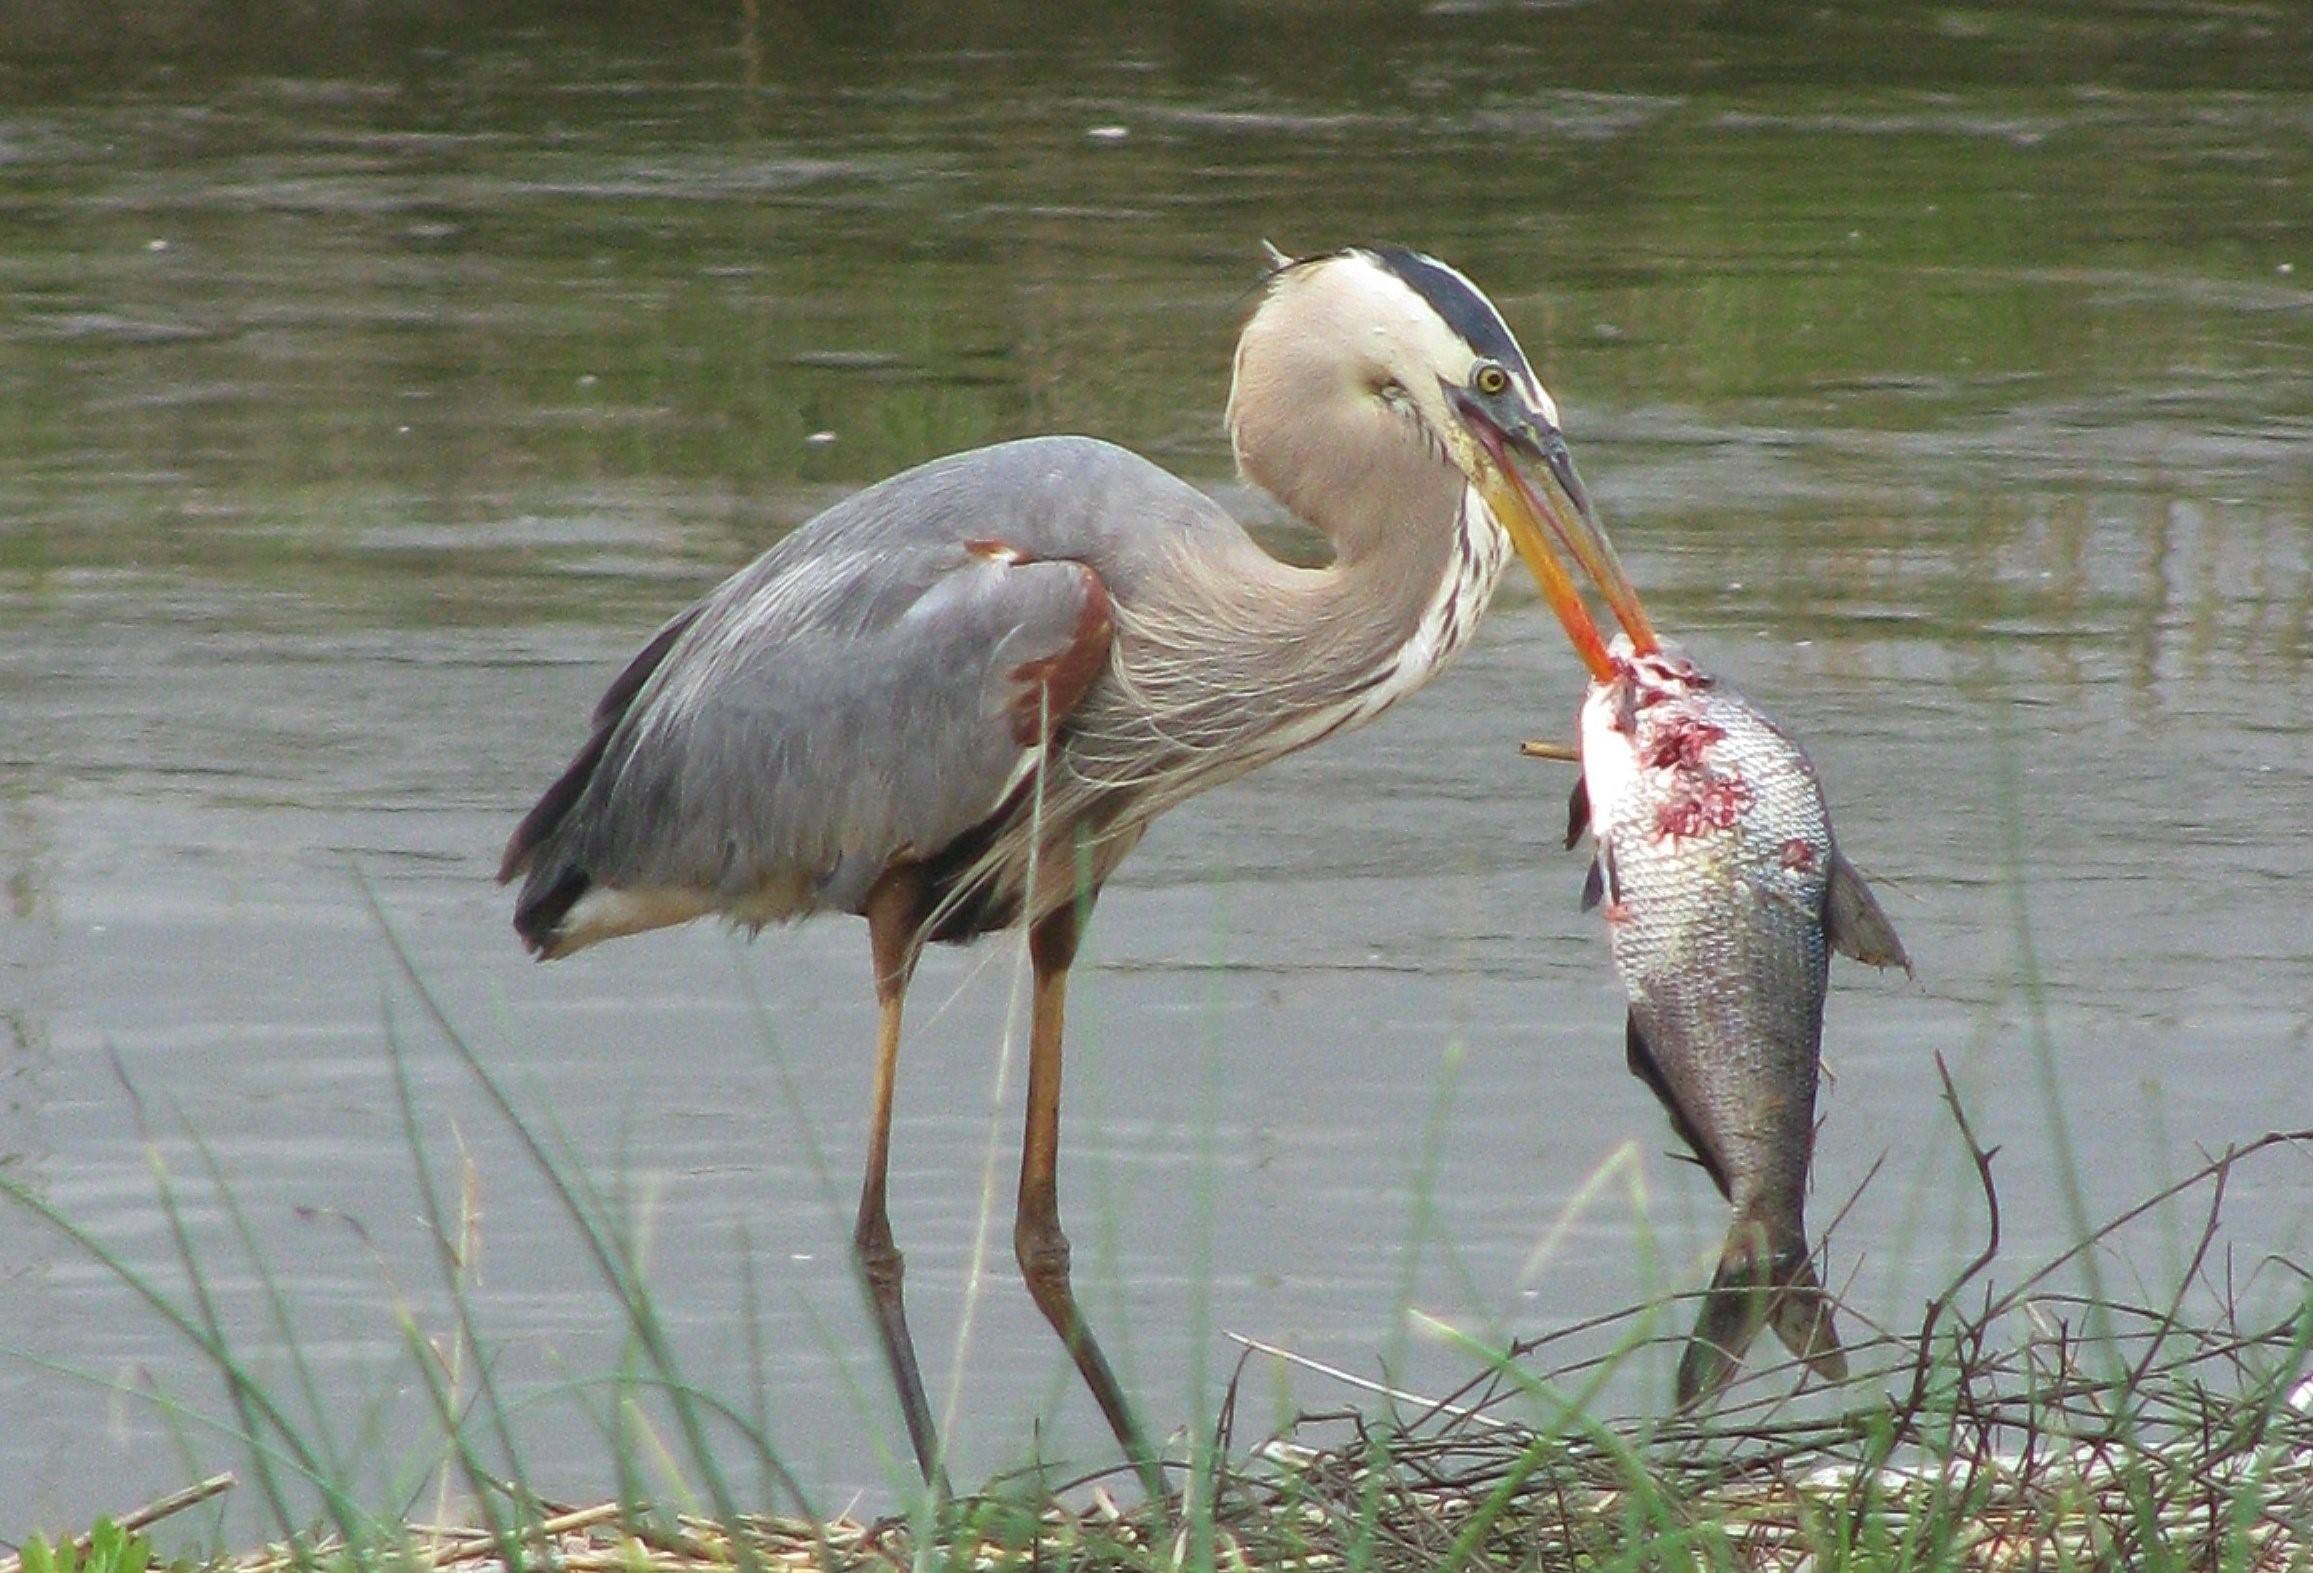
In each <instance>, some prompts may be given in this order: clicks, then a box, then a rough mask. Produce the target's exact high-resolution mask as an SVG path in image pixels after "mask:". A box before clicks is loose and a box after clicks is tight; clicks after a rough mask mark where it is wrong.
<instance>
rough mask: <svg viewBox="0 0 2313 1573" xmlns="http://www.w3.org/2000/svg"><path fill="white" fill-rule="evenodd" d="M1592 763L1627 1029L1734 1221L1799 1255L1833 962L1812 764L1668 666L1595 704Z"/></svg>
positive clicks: (1826, 828)
mask: <svg viewBox="0 0 2313 1573" xmlns="http://www.w3.org/2000/svg"><path fill="white" fill-rule="evenodd" d="M1616 752H1618V753H1619V754H1620V756H1621V757H1620V759H1619V760H1615V759H1610V758H1609V757H1606V756H1607V755H1609V754H1610V753H1616ZM1583 754H1584V771H1585V779H1586V782H1587V784H1588V788H1589V791H1590V793H1591V803H1590V808H1591V814H1592V828H1593V831H1594V833H1595V834H1596V836H1597V838H1598V841H1599V846H1600V859H1601V870H1602V872H1603V874H1604V876H1605V894H1606V897H1607V900H1608V902H1609V906H1608V908H1607V919H1608V930H1609V934H1610V936H1611V940H1612V945H1613V953H1614V964H1615V969H1616V971H1617V972H1619V973H1620V974H1621V978H1622V983H1623V988H1624V990H1625V992H1626V993H1627V994H1628V995H1629V997H1630V1002H1631V1012H1632V1016H1633V1019H1634V1020H1635V1022H1636V1024H1637V1027H1638V1030H1639V1032H1640V1034H1641V1035H1642V1036H1643V1037H1644V1039H1645V1040H1646V1042H1647V1044H1648V1046H1649V1047H1650V1048H1651V1049H1652V1051H1653V1056H1654V1059H1655V1062H1656V1064H1657V1065H1658V1066H1659V1068H1660V1070H1661V1073H1662V1075H1663V1077H1664V1079H1665V1080H1666V1081H1667V1082H1668V1083H1669V1085H1670V1091H1671V1093H1672V1096H1673V1098H1674V1099H1675V1101H1676V1103H1677V1105H1678V1106H1679V1108H1680V1110H1681V1111H1683V1112H1684V1114H1685V1116H1686V1119H1687V1120H1688V1122H1689V1123H1691V1124H1692V1126H1693V1127H1694V1129H1693V1131H1692V1133H1691V1139H1693V1140H1695V1141H1697V1142H1698V1143H1699V1144H1700V1145H1702V1146H1703V1147H1705V1148H1706V1149H1707V1152H1706V1156H1707V1157H1708V1158H1709V1159H1711V1160H1713V1161H1715V1162H1716V1164H1717V1166H1718V1168H1719V1170H1720V1172H1721V1173H1722V1174H1724V1175H1725V1177H1726V1182H1727V1185H1728V1188H1729V1191H1730V1198H1731V1200H1732V1201H1733V1203H1734V1205H1735V1211H1736V1216H1737V1217H1738V1218H1740V1217H1744V1216H1753V1217H1756V1218H1758V1220H1759V1221H1760V1222H1761V1223H1763V1224H1765V1225H1766V1226H1767V1228H1768V1230H1769V1233H1770V1236H1772V1237H1776V1243H1777V1244H1778V1245H1782V1244H1788V1243H1791V1242H1792V1239H1793V1235H1794V1234H1795V1233H1797V1231H1799V1230H1800V1229H1801V1228H1802V1227H1803V1226H1802V1225H1801V1224H1800V1222H1799V1219H1800V1205H1801V1198H1802V1197H1803V1195H1804V1191H1805V1185H1806V1177H1807V1165H1808V1159H1809V1156H1810V1153H1811V1150H1812V1147H1813V1137H1814V1110H1815V1082H1816V1069H1817V1059H1816V1056H1817V1051H1818V1048H1819V1045H1820V1042H1821V1038H1822V1030H1823V997H1824V990H1825V983H1826V977H1827V973H1828V970H1829V954H1830V953H1829V948H1828V945H1827V943H1826V939H1825V935H1824V926H1823V913H1824V897H1825V890H1826V887H1827V885H1828V882H1829V878H1830V870H1831V866H1832V854H1833V844H1832V837H1831V824H1830V819H1829V816H1828V814H1827V813H1826V811H1825V808H1824V803H1823V792H1822V788H1821V787H1820V785H1819V784H1818V783H1817V781H1816V776H1815V769H1814V766H1813V765H1812V764H1811V763H1810V762H1809V761H1808V758H1807V755H1806V754H1805V752H1804V751H1802V750H1801V749H1800V747H1799V745H1798V744H1797V743H1795V742H1793V741H1792V740H1791V738H1790V737H1789V736H1787V735H1786V734H1785V733H1784V732H1783V731H1782V729H1781V728H1779V727H1777V726H1776V725H1775V724H1774V723H1773V722H1772V721H1770V720H1769V719H1768V718H1767V717H1766V716H1765V715H1764V714H1763V713H1762V712H1761V711H1760V710H1759V709H1758V708H1757V707H1756V706H1754V705H1752V704H1751V703H1750V702H1749V701H1748V700H1746V699H1744V698H1743V697H1742V696H1741V695H1740V694H1737V693H1735V692H1734V691H1732V690H1731V689H1728V688H1727V687H1725V686H1723V685H1721V684H1718V683H1716V682H1715V681H1714V680H1712V679H1710V678H1708V677H1705V676H1704V675H1703V674H1701V673H1700V672H1698V671H1696V670H1695V668H1694V667H1692V666H1691V665H1689V664H1688V663H1687V662H1685V661H1684V660H1682V659H1677V658H1669V659H1665V658H1661V657H1650V658H1643V659H1641V660H1638V661H1636V662H1632V663H1630V664H1629V665H1628V666H1626V668H1625V675H1624V676H1623V677H1621V678H1619V679H1618V680H1617V681H1616V682H1615V683H1614V684H1612V685H1609V686H1605V687H1599V688H1594V689H1593V691H1592V696H1591V701H1590V703H1588V704H1586V705H1585V706H1584V714H1583Z"/></svg>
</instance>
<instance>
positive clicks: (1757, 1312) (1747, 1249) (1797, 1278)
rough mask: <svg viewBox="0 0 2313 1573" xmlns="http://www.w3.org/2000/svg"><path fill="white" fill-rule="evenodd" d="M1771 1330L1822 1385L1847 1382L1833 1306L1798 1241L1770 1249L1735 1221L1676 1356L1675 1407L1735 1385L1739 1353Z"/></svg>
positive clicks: (1763, 1233) (1746, 1222) (1762, 1235)
mask: <svg viewBox="0 0 2313 1573" xmlns="http://www.w3.org/2000/svg"><path fill="white" fill-rule="evenodd" d="M1762 1327H1772V1328H1774V1329H1775V1336H1776V1337H1778V1338H1780V1339H1781V1340H1782V1341H1783V1343H1784V1344H1785V1345H1786V1346H1787V1347H1788V1348H1789V1349H1790V1351H1791V1352H1792V1353H1793V1354H1795V1355H1797V1356H1798V1357H1799V1358H1800V1359H1801V1360H1804V1361H1805V1362H1806V1363H1807V1368H1808V1369H1809V1370H1811V1371H1813V1372H1814V1373H1815V1374H1816V1375H1817V1376H1819V1377H1821V1378H1823V1379H1824V1380H1825V1381H1827V1382H1838V1381H1844V1380H1845V1379H1846V1377H1847V1356H1846V1355H1845V1354H1844V1353H1843V1352H1842V1351H1841V1349H1840V1347H1839V1333H1838V1331H1837V1329H1836V1328H1834V1327H1833V1326H1832V1322H1831V1300H1830V1297H1829V1296H1827V1295H1826V1294H1824V1292H1823V1285H1822V1284H1821V1282H1819V1281H1818V1280H1817V1279H1816V1277H1815V1268H1814V1266H1813V1264H1812V1263H1810V1262H1809V1261H1808V1259H1807V1246H1806V1242H1805V1241H1803V1240H1793V1241H1791V1242H1790V1243H1788V1244H1786V1245H1784V1246H1781V1247H1773V1248H1771V1247H1770V1246H1769V1245H1768V1243H1767V1229H1766V1227H1765V1226H1764V1225H1763V1224H1761V1223H1759V1222H1758V1221H1757V1220H1755V1219H1752V1218H1737V1219H1736V1220H1735V1225H1734V1227H1733V1228H1732V1229H1730V1230H1728V1231H1727V1244H1726V1249H1725V1250H1724V1251H1723V1252H1722V1253H1721V1254H1720V1256H1719V1270H1718V1272H1717V1274H1716V1275H1715V1276H1714V1277H1713V1278H1712V1279H1711V1287H1710V1290H1709V1292H1708V1293H1707V1294H1705V1295H1704V1297H1703V1309H1702V1313H1701V1314H1700V1315H1698V1316H1697V1317H1696V1318H1695V1330H1694V1334H1693V1336H1692V1337H1691V1338H1689V1339H1688V1340H1687V1347H1686V1352H1685V1353H1684V1354H1682V1355H1681V1356H1680V1357H1679V1374H1678V1407H1679V1408H1681V1409H1692V1408H1694V1407H1695V1406H1696V1405H1697V1404H1700V1403H1702V1402H1704V1401H1705V1400H1707V1399H1710V1398H1713V1397H1715V1396H1717V1394H1718V1393H1719V1391H1720V1390H1721V1389H1722V1388H1724V1387H1725V1386H1726V1385H1727V1384H1728V1383H1729V1382H1731V1381H1733V1380H1734V1376H1735V1371H1736V1368H1737V1367H1739V1366H1740V1365H1741V1364H1742V1361H1743V1353H1744V1351H1745V1350H1747V1349H1749V1348H1750V1347H1751V1341H1752V1340H1753V1339H1755V1338H1757V1337H1758V1336H1759V1329H1760V1328H1762Z"/></svg>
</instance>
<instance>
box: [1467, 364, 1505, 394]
mask: <svg viewBox="0 0 2313 1573" xmlns="http://www.w3.org/2000/svg"><path fill="white" fill-rule="evenodd" d="M1470 386H1471V387H1473V388H1475V389H1477V390H1478V391H1479V392H1480V393H1482V394H1484V395H1485V396H1486V397H1487V398H1489V399H1497V398H1500V397H1501V396H1502V395H1503V394H1504V393H1507V392H1508V391H1509V389H1510V374H1509V373H1508V372H1506V371H1504V370H1503V369H1502V368H1501V367H1500V366H1498V365H1496V364H1495V363H1494V362H1492V361H1490V360H1482V361H1480V362H1478V369H1477V370H1476V371H1473V372H1471V373H1470Z"/></svg>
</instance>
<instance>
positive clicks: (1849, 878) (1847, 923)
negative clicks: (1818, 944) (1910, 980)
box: [1823, 852, 1911, 976]
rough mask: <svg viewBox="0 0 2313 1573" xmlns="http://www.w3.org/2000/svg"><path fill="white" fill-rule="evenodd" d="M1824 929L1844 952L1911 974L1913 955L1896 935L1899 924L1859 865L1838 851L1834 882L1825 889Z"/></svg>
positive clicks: (1833, 856) (1833, 864) (1833, 862)
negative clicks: (1890, 916)
mask: <svg viewBox="0 0 2313 1573" xmlns="http://www.w3.org/2000/svg"><path fill="white" fill-rule="evenodd" d="M1823 933H1824V936H1825V937H1826V938H1828V939H1829V940H1830V941H1831V948H1832V949H1833V950H1836V951H1838V952H1839V953H1840V954H1841V955H1842V956H1853V957H1854V958H1855V959H1856V960H1857V961H1862V962H1868V963H1870V964H1871V965H1872V966H1874V967H1901V968H1903V970H1904V973H1905V975H1906V976H1910V975H1911V957H1909V956H1907V955H1905V954H1904V949H1903V941H1902V940H1900V939H1897V938H1896V937H1895V925H1894V924H1893V923H1890V922H1889V921H1888V920H1887V914H1886V913H1885V912H1882V911H1881V910H1880V907H1879V901H1878V898H1876V897H1874V896H1873V895H1872V893H1871V887H1870V886H1869V885H1867V884H1865V883H1864V880H1863V876H1862V875H1861V874H1859V873H1857V872H1856V869H1855V865H1854V864H1853V863H1850V862H1848V861H1847V859H1846V858H1844V857H1841V856H1840V855H1839V854H1838V853H1837V852H1833V853H1832V854H1831V883H1830V885H1829V887H1828V888H1827V889H1826V890H1825V891H1824V893H1823Z"/></svg>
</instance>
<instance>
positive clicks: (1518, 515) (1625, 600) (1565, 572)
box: [1472, 420, 1662, 682]
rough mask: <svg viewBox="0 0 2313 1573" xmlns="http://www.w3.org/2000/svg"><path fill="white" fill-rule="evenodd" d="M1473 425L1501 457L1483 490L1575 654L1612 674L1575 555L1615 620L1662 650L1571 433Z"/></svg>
mask: <svg viewBox="0 0 2313 1573" xmlns="http://www.w3.org/2000/svg"><path fill="white" fill-rule="evenodd" d="M1472 426H1473V429H1474V430H1476V431H1477V433H1478V436H1479V439H1480V441H1481V442H1482V443H1483V445H1484V446H1485V448H1486V451H1487V456H1488V457H1489V458H1490V459H1492V460H1493V461H1494V462H1493V464H1492V465H1491V466H1490V468H1489V473H1487V474H1486V475H1484V476H1483V477H1481V478H1480V480H1479V482H1478V490H1479V493H1480V494H1481V495H1482V496H1483V497H1484V498H1485V499H1486V503H1487V506H1488V507H1490V508H1492V509H1493V510H1494V517H1495V518H1496V519H1499V520H1500V521H1501V522H1502V528H1503V529H1505V530H1507V531H1509V532H1510V544H1511V545H1513V546H1515V547H1517V548H1518V555H1519V556H1520V557H1522V558H1524V559H1525V561H1526V566H1527V568H1528V569H1530V570H1531V571H1532V572H1533V575H1534V582H1535V583H1536V584H1537V585H1539V586H1540V587H1541V590H1542V599H1543V600H1545V601H1547V602H1548V603H1549V604H1550V610H1551V611H1553V612H1555V613H1557V615H1558V621H1559V622H1560V623H1561V624H1562V625H1563V626H1564V627H1565V629H1566V637H1567V638H1568V639H1570V640H1572V641H1573V644H1574V650H1575V653H1576V654H1577V655H1579V656H1581V657H1582V663H1583V665H1585V666H1587V667H1589V668H1590V674H1591V676H1593V677H1595V678H1597V679H1598V680H1599V681H1600V682H1609V681H1612V679H1613V677H1614V660H1613V657H1612V656H1611V655H1609V654H1608V652H1607V648H1606V638H1605V636H1604V635H1603V634H1601V633H1600V632H1599V629H1598V624H1597V622H1596V621H1595V620H1593V619H1592V617H1591V615H1590V608H1589V607H1588V606H1587V605H1585V604H1584V602H1583V599H1582V592H1581V590H1580V589H1579V588H1578V587H1577V586H1576V585H1575V582H1574V575H1573V573H1572V572H1571V570H1570V569H1569V567H1568V561H1569V560H1571V561H1572V563H1573V564H1575V565H1576V566H1579V567H1580V568H1581V569H1582V571H1583V572H1584V573H1586V574H1588V575H1589V576H1590V580H1591V582H1592V583H1593V584H1595V585H1597V586H1598V592H1599V594H1600V595H1601V596H1603V597H1604V598H1605V600H1606V604H1607V607H1608V609H1609V610H1611V611H1612V612H1613V613H1614V618H1615V621H1616V622H1618V623H1620V624H1621V625H1622V629H1623V632H1625V633H1627V634H1628V635H1630V643H1631V648H1632V649H1633V650H1635V651H1636V652H1637V653H1638V654H1640V655H1646V654H1650V653H1652V652H1653V651H1655V650H1657V649H1659V648H1660V647H1661V643H1662V642H1661V641H1660V640H1659V639H1657V638H1656V637H1655V632H1654V624H1653V622H1652V620H1651V619H1649V618H1648V616H1647V615H1646V608H1645V606H1643V605H1642V604H1640V602H1639V598H1638V588H1637V587H1636V586H1635V585H1633V584H1632V583H1631V582H1630V576H1629V575H1628V574H1626V573H1625V572H1623V568H1622V560H1621V559H1620V558H1619V557H1617V556H1616V555H1615V552H1614V543H1613V542H1611V541H1609V540H1608V539H1607V538H1606V532H1605V531H1604V530H1602V529H1600V528H1599V525H1598V515H1597V514H1596V513H1595V512H1594V511H1593V510H1592V509H1591V506H1590V496H1589V494H1588V492H1586V491H1585V490H1584V489H1583V485H1582V479H1581V477H1580V476H1578V475H1576V474H1575V473H1574V460H1573V458H1572V456H1571V455H1569V454H1568V453H1567V451H1566V443H1565V440H1564V439H1563V438H1561V437H1560V436H1559V435H1558V434H1557V432H1555V431H1550V432H1548V433H1547V434H1543V433H1540V432H1536V431H1532V430H1529V431H1524V432H1520V433H1518V434H1516V435H1514V436H1511V435H1505V434H1503V433H1501V432H1498V431H1497V430H1495V429H1494V426H1493V423H1492V422H1490V421H1485V420H1480V421H1476V422H1473V423H1472Z"/></svg>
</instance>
